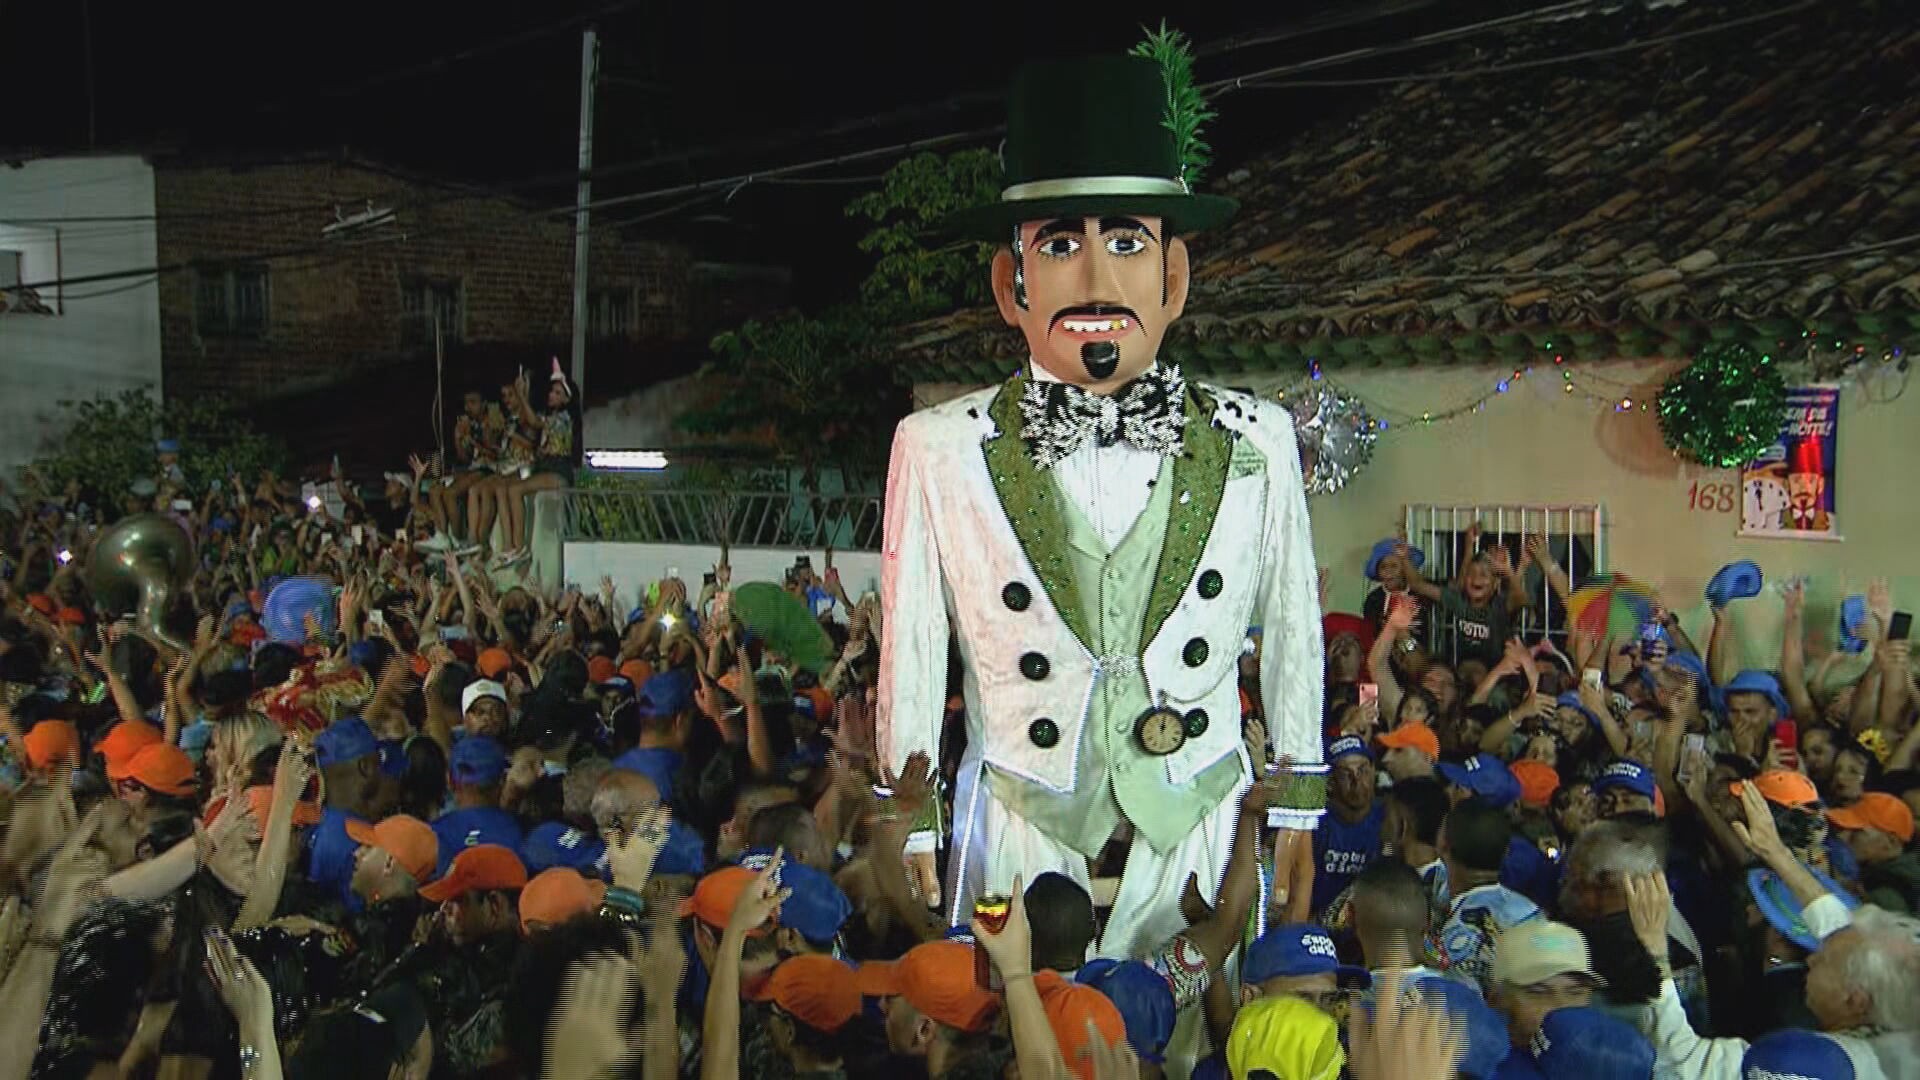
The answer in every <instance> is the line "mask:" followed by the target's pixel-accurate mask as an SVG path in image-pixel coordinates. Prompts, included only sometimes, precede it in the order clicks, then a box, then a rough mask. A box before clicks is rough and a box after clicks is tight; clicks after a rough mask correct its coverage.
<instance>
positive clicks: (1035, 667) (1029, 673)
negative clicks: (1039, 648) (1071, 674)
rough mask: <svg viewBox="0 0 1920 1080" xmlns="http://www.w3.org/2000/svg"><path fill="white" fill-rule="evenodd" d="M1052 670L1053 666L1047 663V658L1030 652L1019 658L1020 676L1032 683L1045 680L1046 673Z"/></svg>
mask: <svg viewBox="0 0 1920 1080" xmlns="http://www.w3.org/2000/svg"><path fill="white" fill-rule="evenodd" d="M1052 670H1053V665H1052V664H1049V663H1047V658H1046V657H1044V656H1041V655H1040V654H1039V653H1037V652H1030V653H1028V654H1026V655H1025V656H1022V657H1021V658H1020V674H1022V675H1025V676H1026V677H1027V678H1029V679H1032V680H1033V681H1034V682H1039V681H1040V680H1041V679H1044V678H1046V677H1047V673H1048V672H1050V671H1052Z"/></svg>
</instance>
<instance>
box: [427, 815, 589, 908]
mask: <svg viewBox="0 0 1920 1080" xmlns="http://www.w3.org/2000/svg"><path fill="white" fill-rule="evenodd" d="M389 820H391V819H389ZM606 896H607V886H606V883H605V882H602V881H589V880H587V879H586V878H583V877H581V876H580V871H578V870H575V869H573V868H572V867H569V866H551V867H548V868H547V869H545V870H542V871H540V872H539V873H537V874H535V875H533V879H532V880H531V881H528V882H527V885H526V888H523V889H521V890H520V932H521V933H522V934H528V933H532V932H533V929H532V927H533V924H534V923H544V924H545V925H547V926H558V925H560V924H561V923H563V922H566V921H567V920H568V919H571V918H574V917H575V916H579V915H585V914H588V913H589V912H592V911H596V910H598V909H599V907H600V901H602V900H604V899H606Z"/></svg>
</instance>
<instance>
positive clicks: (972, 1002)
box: [856, 941, 1000, 1032]
mask: <svg viewBox="0 0 1920 1080" xmlns="http://www.w3.org/2000/svg"><path fill="white" fill-rule="evenodd" d="M856 981H857V982H858V983H859V987H860V993H862V994H864V995H866V996H867V997H903V998H906V999H907V1004H909V1005H912V1006H913V1007H914V1008H915V1009H917V1010H919V1011H920V1013H921V1014H922V1015H924V1016H927V1017H929V1018H931V1019H933V1020H934V1021H935V1022H937V1023H941V1024H945V1025H946V1026H948V1027H950V1028H957V1029H959V1030H961V1031H973V1032H979V1031H985V1030H986V1029H987V1025H988V1024H989V1023H990V1022H991V1021H992V1020H993V1017H994V1014H995V1013H996V1012H998V1011H999V1009H1000V998H999V996H998V995H995V994H992V993H989V992H988V991H985V990H982V989H980V986H979V984H978V983H976V982H974V979H973V946H971V945H968V944H967V943H966V942H963V941H929V942H927V943H926V944H924V945H916V946H914V947H913V948H912V949H910V950H908V952H907V955H905V956H903V957H901V958H900V959H898V960H896V961H893V962H891V963H873V964H862V965H860V970H859V972H857V973H856Z"/></svg>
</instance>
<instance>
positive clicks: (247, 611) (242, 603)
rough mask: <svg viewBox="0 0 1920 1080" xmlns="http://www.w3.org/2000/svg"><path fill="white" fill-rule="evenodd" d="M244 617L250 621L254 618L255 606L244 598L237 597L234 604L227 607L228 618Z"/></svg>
mask: <svg viewBox="0 0 1920 1080" xmlns="http://www.w3.org/2000/svg"><path fill="white" fill-rule="evenodd" d="M242 615H244V616H246V617H247V618H249V619H251V618H253V604H252V603H251V602H249V601H248V600H247V598H246V597H244V596H236V597H234V598H233V602H232V603H230V604H228V605H227V618H229V619H237V618H239V617H241V616H242Z"/></svg>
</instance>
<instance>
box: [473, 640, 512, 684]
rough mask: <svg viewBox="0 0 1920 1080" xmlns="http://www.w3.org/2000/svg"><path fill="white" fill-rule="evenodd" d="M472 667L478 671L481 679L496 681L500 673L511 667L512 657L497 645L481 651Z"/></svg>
mask: <svg viewBox="0 0 1920 1080" xmlns="http://www.w3.org/2000/svg"><path fill="white" fill-rule="evenodd" d="M473 666H474V667H475V668H477V669H479V671H480V675H481V676H482V677H483V678H488V679H497V678H499V677H500V673H501V672H503V671H505V670H507V669H508V668H510V667H512V666H513V655H512V654H511V653H509V652H507V650H505V649H502V648H500V647H499V646H498V645H496V646H494V647H493V648H491V649H481V650H480V655H479V657H477V658H476V659H475V660H474V662H473Z"/></svg>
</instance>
